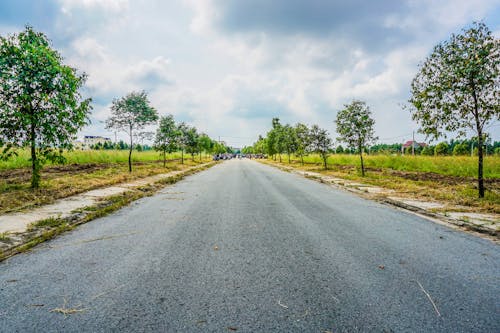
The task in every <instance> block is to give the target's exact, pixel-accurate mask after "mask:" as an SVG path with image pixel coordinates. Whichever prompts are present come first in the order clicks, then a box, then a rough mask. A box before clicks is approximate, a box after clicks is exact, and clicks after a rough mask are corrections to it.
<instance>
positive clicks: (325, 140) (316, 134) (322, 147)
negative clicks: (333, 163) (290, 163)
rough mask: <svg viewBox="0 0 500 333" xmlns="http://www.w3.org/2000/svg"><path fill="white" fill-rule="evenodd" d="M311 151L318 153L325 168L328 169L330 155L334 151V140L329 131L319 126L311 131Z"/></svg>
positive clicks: (313, 127) (314, 126) (315, 126)
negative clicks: (331, 150)
mask: <svg viewBox="0 0 500 333" xmlns="http://www.w3.org/2000/svg"><path fill="white" fill-rule="evenodd" d="M310 139H311V151H313V152H315V153H318V154H319V155H320V156H321V159H322V160H323V166H324V168H325V170H326V169H328V164H327V160H328V155H329V154H330V149H332V139H331V138H330V136H329V135H328V131H327V130H325V129H322V128H320V127H319V126H318V125H313V126H312V127H311V131H310Z"/></svg>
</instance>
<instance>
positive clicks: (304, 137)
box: [295, 123, 311, 165]
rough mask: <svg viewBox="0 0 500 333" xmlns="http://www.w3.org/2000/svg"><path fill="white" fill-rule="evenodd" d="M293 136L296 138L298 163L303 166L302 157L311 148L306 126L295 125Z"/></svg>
mask: <svg viewBox="0 0 500 333" xmlns="http://www.w3.org/2000/svg"><path fill="white" fill-rule="evenodd" d="M295 134H296V137H297V149H296V154H297V156H300V162H301V163H302V165H304V156H305V155H307V152H308V150H309V148H310V146H311V133H310V131H309V128H308V127H307V125H304V124H301V123H298V124H297V125H295Z"/></svg>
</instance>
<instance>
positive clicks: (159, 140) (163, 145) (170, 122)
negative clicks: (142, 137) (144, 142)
mask: <svg viewBox="0 0 500 333" xmlns="http://www.w3.org/2000/svg"><path fill="white" fill-rule="evenodd" d="M178 137H179V131H178V130H177V126H176V125H175V120H174V116H173V115H171V114H169V115H167V116H164V117H161V118H160V126H159V127H158V129H157V130H156V137H155V142H154V149H155V150H156V151H159V152H161V154H162V156H163V167H165V166H166V162H167V153H172V152H174V151H175V150H176V149H177V139H178Z"/></svg>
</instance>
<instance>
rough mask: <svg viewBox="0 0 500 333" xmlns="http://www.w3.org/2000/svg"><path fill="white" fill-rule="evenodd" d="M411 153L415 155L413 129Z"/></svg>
mask: <svg viewBox="0 0 500 333" xmlns="http://www.w3.org/2000/svg"><path fill="white" fill-rule="evenodd" d="M411 155H412V156H415V131H413V139H412V142H411Z"/></svg>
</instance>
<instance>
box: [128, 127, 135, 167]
mask: <svg viewBox="0 0 500 333" xmlns="http://www.w3.org/2000/svg"><path fill="white" fill-rule="evenodd" d="M133 144H134V141H133V138H132V126H130V149H129V150H128V172H132V148H133V147H134V146H133Z"/></svg>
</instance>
